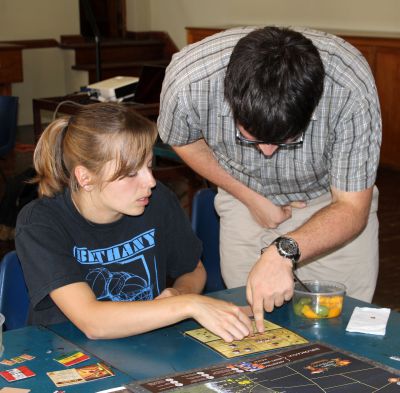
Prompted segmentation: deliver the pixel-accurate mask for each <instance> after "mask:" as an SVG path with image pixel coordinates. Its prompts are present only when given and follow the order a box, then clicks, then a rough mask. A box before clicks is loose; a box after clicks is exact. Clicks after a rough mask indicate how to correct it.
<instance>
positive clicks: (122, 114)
mask: <svg viewBox="0 0 400 393" xmlns="http://www.w3.org/2000/svg"><path fill="white" fill-rule="evenodd" d="M156 137H157V129H156V126H155V124H154V123H153V122H151V121H150V120H148V119H146V118H144V117H143V116H141V115H140V114H138V113H137V112H136V111H135V110H134V109H133V108H132V107H131V106H129V105H127V104H117V103H97V104H91V105H87V106H85V107H83V108H82V109H80V110H79V112H78V113H77V114H76V115H74V116H72V117H70V118H60V119H57V120H55V121H53V122H52V123H51V124H50V125H49V126H48V127H47V128H46V129H45V130H44V132H43V134H42V135H41V137H40V139H39V141H38V144H37V146H36V149H35V152H34V156H33V162H34V166H35V169H36V173H37V175H36V177H35V179H33V182H34V183H38V186H39V187H38V191H39V195H40V196H49V197H52V196H54V195H55V194H56V193H59V192H61V191H63V190H64V189H65V188H66V187H69V188H70V189H71V190H72V191H77V190H78V188H79V184H78V182H77V179H76V178H75V175H74V169H75V168H76V167H77V166H78V165H82V166H84V167H85V168H87V169H88V170H90V171H91V172H92V173H93V174H95V175H99V174H100V173H101V171H102V169H103V167H104V165H105V164H106V163H107V162H109V161H111V160H115V161H116V163H117V167H116V170H115V173H114V175H113V176H112V177H111V179H107V181H113V180H116V179H118V178H120V177H124V176H126V175H128V174H129V173H132V172H135V171H137V170H138V169H139V168H140V167H142V166H143V165H144V163H145V159H146V157H148V156H149V154H150V153H151V151H152V148H153V145H154V142H155V140H156Z"/></svg>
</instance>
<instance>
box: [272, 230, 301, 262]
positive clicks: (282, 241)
mask: <svg viewBox="0 0 400 393" xmlns="http://www.w3.org/2000/svg"><path fill="white" fill-rule="evenodd" d="M272 244H275V247H276V249H277V250H278V253H279V255H281V256H282V257H285V258H288V259H290V260H291V261H292V264H293V268H295V267H296V263H297V262H298V261H299V259H300V256H301V253H300V249H299V245H298V244H297V242H296V240H294V239H292V238H291V237H286V236H280V237H278V238H277V239H275V240H274V241H273V242H272Z"/></svg>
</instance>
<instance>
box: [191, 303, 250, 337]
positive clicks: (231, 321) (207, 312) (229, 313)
mask: <svg viewBox="0 0 400 393" xmlns="http://www.w3.org/2000/svg"><path fill="white" fill-rule="evenodd" d="M192 310H193V311H192V317H193V318H194V319H195V320H196V321H197V322H198V323H200V324H201V325H202V326H204V327H205V328H206V329H208V330H210V331H211V332H212V333H214V334H216V335H217V336H219V337H221V338H222V339H223V340H224V341H226V342H231V341H233V340H242V339H243V338H244V337H247V336H248V335H250V334H252V333H253V326H252V323H251V320H250V318H249V317H248V316H247V315H246V313H245V311H244V309H242V308H241V307H239V306H236V305H235V304H233V303H228V302H225V301H223V300H217V299H213V298H211V297H207V296H196V297H195V298H194V302H193V304H192Z"/></svg>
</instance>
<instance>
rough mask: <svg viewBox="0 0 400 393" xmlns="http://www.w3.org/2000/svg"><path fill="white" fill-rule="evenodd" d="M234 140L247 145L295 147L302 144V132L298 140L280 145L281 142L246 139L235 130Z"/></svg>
mask: <svg viewBox="0 0 400 393" xmlns="http://www.w3.org/2000/svg"><path fill="white" fill-rule="evenodd" d="M236 139H238V140H239V141H240V142H243V143H247V144H248V145H274V146H279V147H297V146H301V145H302V144H303V140H304V132H303V133H302V134H301V135H300V137H299V138H298V139H295V140H294V141H289V142H285V143H281V142H266V141H260V140H259V139H247V138H245V137H244V136H243V135H242V134H241V133H240V131H239V130H238V129H237V128H236Z"/></svg>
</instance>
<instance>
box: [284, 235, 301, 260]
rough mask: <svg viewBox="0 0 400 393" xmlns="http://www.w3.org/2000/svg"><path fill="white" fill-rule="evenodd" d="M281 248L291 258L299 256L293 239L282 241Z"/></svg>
mask: <svg viewBox="0 0 400 393" xmlns="http://www.w3.org/2000/svg"><path fill="white" fill-rule="evenodd" d="M279 246H280V248H281V249H282V251H283V252H284V253H285V254H287V255H290V256H295V255H297V253H298V251H299V250H298V247H297V244H296V242H295V241H294V240H293V239H288V238H286V237H284V238H282V239H281V241H280V243H279Z"/></svg>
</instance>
